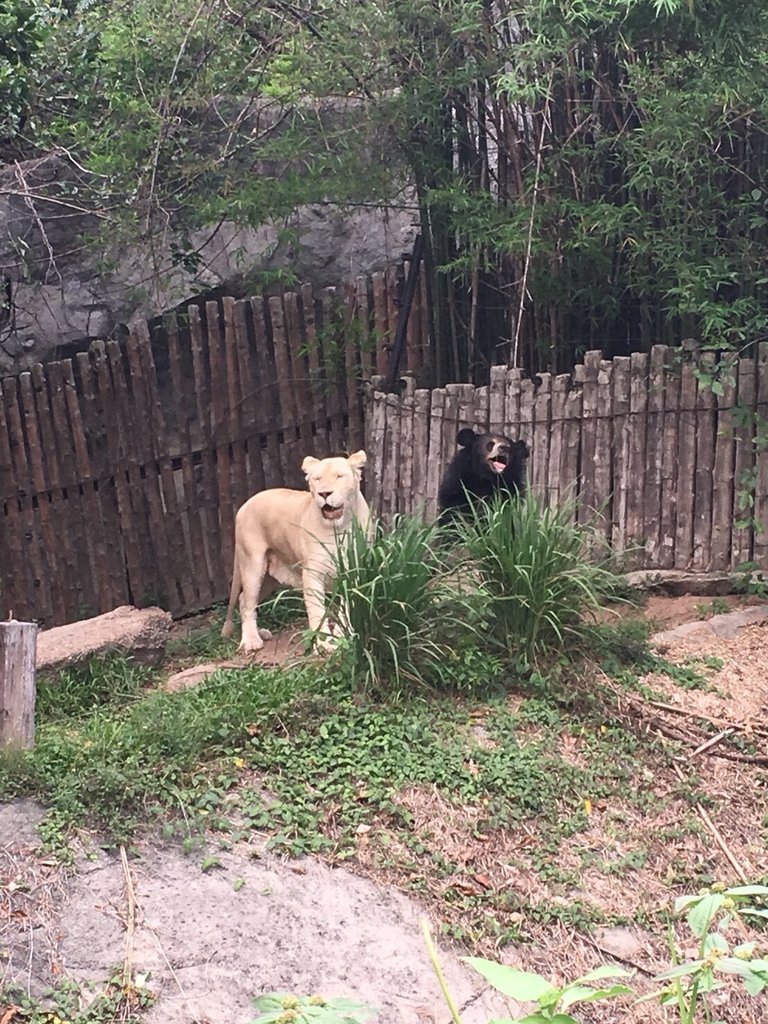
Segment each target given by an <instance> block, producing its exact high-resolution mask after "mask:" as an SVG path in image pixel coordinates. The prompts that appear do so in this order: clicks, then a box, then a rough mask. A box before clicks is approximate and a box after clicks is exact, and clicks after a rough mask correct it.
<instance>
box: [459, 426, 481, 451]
mask: <svg viewBox="0 0 768 1024" xmlns="http://www.w3.org/2000/svg"><path fill="white" fill-rule="evenodd" d="M476 437H477V434H476V433H475V432H474V430H473V429H472V428H471V427H464V429H463V430H460V431H459V432H458V434H457V435H456V444H457V445H458V446H459V448H469V447H470V446H471V445H473V444H474V443H475V438H476Z"/></svg>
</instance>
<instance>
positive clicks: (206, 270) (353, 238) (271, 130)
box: [0, 100, 416, 374]
mask: <svg viewBox="0 0 768 1024" xmlns="http://www.w3.org/2000/svg"><path fill="white" fill-rule="evenodd" d="M230 105H231V104H230ZM225 107H226V101H223V100H222V101H218V102H217V104H214V107H213V108H212V109H211V110H209V111H204V112H202V113H200V114H199V115H198V116H200V117H201V118H203V119H205V118H206V117H207V118H208V119H209V120H210V122H211V125H216V126H217V127H218V129H219V132H220V129H221V124H222V123H224V122H223V121H222V118H226V117H234V116H235V112H234V109H233V110H228V109H224V108H225ZM303 116H305V117H307V116H308V115H307V114H306V112H304V114H303ZM309 116H310V118H314V119H315V120H316V122H317V123H318V124H322V125H329V126H334V125H337V126H338V125H339V124H340V123H345V124H346V123H350V124H352V125H356V126H358V127H359V126H360V125H363V126H364V124H365V122H364V121H363V120H362V119H363V118H364V117H365V113H364V111H363V109H362V108H361V107H360V106H359V105H358V106H355V104H354V103H353V102H352V101H344V100H337V101H335V102H331V101H328V102H326V103H325V104H324V105H322V106H321V107H320V108H319V109H318V110H316V111H314V110H313V111H312V112H311V114H310V115H309ZM289 121H290V118H286V116H285V111H281V110H280V109H279V108H274V105H273V106H272V107H270V106H268V105H267V106H266V107H263V108H258V109H254V112H253V114H252V115H251V117H250V118H248V119H246V121H245V122H244V123H243V125H242V128H241V130H242V133H243V136H244V138H243V145H242V146H241V147H239V149H238V147H236V149H238V151H240V152H241V156H240V157H239V158H238V159H239V161H240V163H241V164H242V165H243V166H242V174H243V176H252V175H254V174H255V175H257V176H260V177H262V178H274V179H280V178H281V177H283V176H285V175H287V174H289V173H299V174H301V173H302V170H304V171H305V170H306V168H305V167H304V165H303V163H302V162H301V161H298V160H294V161H291V160H286V159H283V160H280V161H276V160H275V159H266V158H263V159H260V158H259V145H268V143H269V141H270V140H271V139H272V138H277V137H279V135H280V132H282V131H284V130H285V125H286V124H287V123H288V122H289ZM362 130H363V132H364V133H365V131H366V129H365V128H364V127H363V129H362ZM370 134H371V136H372V138H374V134H373V132H370ZM246 135H247V136H248V138H247V140H246V139H245V136H246ZM210 137H211V138H214V139H216V138H218V137H219V136H218V135H217V134H216V132H213V131H212V132H211V135H210ZM254 139H259V140H263V141H262V142H259V143H257V142H254V141H253V140H254ZM383 144H384V143H383V140H382V139H381V138H379V139H377V140H376V139H375V140H374V142H373V143H372V146H374V145H375V146H379V147H381V146H382V145H383ZM389 148H390V149H391V147H389ZM265 156H266V152H265ZM379 156H380V155H379V154H377V153H375V152H374V151H373V149H371V153H370V158H371V160H372V161H374V160H376V159H378V158H379ZM234 159H235V158H234V157H233V160H234ZM236 171H238V168H237V167H231V166H230V173H235V172H236ZM92 190H93V181H92V180H89V177H88V175H87V174H86V173H85V172H84V171H83V170H82V168H81V167H79V166H78V165H75V164H73V163H72V161H71V160H70V159H69V157H68V156H67V155H66V154H63V153H52V154H49V155H47V156H44V157H41V158H38V159H35V160H29V161H26V162H23V163H19V164H16V165H14V166H12V167H11V166H8V167H5V168H0V283H2V282H3V281H5V282H7V284H6V287H7V288H8V289H9V290H10V306H8V303H7V298H6V301H5V302H4V303H3V302H0V374H8V373H19V372H21V371H23V370H25V369H28V368H29V367H30V366H31V365H32V364H33V363H36V362H40V361H46V360H47V359H51V358H59V357H60V356H61V355H62V354H63V355H69V354H71V351H70V349H71V348H72V347H73V346H76V347H77V349H79V350H85V349H87V347H88V344H89V342H90V341H94V340H100V339H106V338H108V337H113V336H118V335H120V334H121V333H124V332H125V330H126V328H128V327H130V326H131V324H132V323H134V322H135V321H138V320H143V319H148V318H152V317H154V316H157V315H159V314H161V313H164V312H167V311H168V310H172V309H174V308H177V307H178V306H180V305H183V304H184V303H186V302H188V301H190V300H191V299H193V298H194V297H196V296H199V295H203V294H208V293H211V292H214V293H224V294H231V295H235V296H236V297H237V296H242V295H245V294H250V293H252V292H253V291H254V286H253V284H252V283H250V282H253V280H254V279H257V278H258V275H259V274H260V273H263V272H265V271H276V270H280V269H285V268H289V269H290V270H291V272H292V273H293V274H294V275H295V277H296V278H297V279H298V280H299V281H302V282H308V283H310V284H312V285H314V286H315V287H326V286H329V285H334V284H338V283H340V282H342V281H345V280H349V279H352V278H354V277H356V276H357V275H359V274H365V273H367V272H370V271H373V270H378V269H380V268H382V267H384V266H385V265H387V264H388V263H392V262H394V261H395V260H396V259H397V258H398V257H399V256H400V255H401V254H402V253H403V252H404V251H408V250H410V249H411V247H412V244H413V238H414V235H415V233H416V228H415V224H414V219H415V212H414V211H415V203H413V202H411V203H407V208H405V209H404V208H403V207H402V206H401V207H399V208H397V209H385V208H374V207H358V208H357V209H355V210H351V211H343V210H341V209H340V208H338V207H335V206H333V205H331V204H323V205H318V206H303V207H300V208H298V209H297V210H296V212H295V213H294V214H293V216H292V217H290V218H288V219H287V220H282V219H281V220H280V221H279V222H278V221H274V222H268V223H265V224H263V225H262V226H260V227H256V228H250V227H245V226H239V225H238V224H236V223H234V222H233V221H227V220H225V221H223V222H222V223H221V224H217V225H211V226H204V227H202V228H200V229H199V230H191V231H187V230H185V229H184V226H183V225H179V224H175V223H173V222H172V223H171V224H165V223H164V224H163V226H162V231H160V232H159V233H157V234H156V235H152V236H151V237H145V238H143V239H139V238H136V239H135V240H134V241H133V242H132V243H131V244H127V243H126V240H125V239H124V238H111V236H109V235H107V236H106V237H105V234H104V230H105V227H109V221H108V220H105V219H104V216H102V215H100V213H99V211H98V210H96V209H95V208H91V206H89V205H88V204H89V203H91V200H89V199H87V198H84V197H87V196H90V195H91V194H92ZM286 229H290V232H288V231H286ZM94 238H97V239H98V243H97V244H94V243H93V239H94ZM89 239H90V240H91V241H90V242H89V241H88V240H89ZM190 247H191V251H193V252H196V253H197V257H198V263H197V265H196V266H185V265H183V262H180V261H179V258H178V252H179V251H187V250H189V249H190ZM2 299H3V296H2V295H0V300H2Z"/></svg>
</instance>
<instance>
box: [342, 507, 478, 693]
mask: <svg viewBox="0 0 768 1024" xmlns="http://www.w3.org/2000/svg"><path fill="white" fill-rule="evenodd" d="M375 529H376V534H375V536H374V538H373V541H372V542H370V543H369V541H368V537H367V535H366V533H365V531H364V530H362V529H361V528H360V527H359V525H358V526H355V528H353V530H352V531H351V532H350V534H349V539H348V542H347V543H346V544H345V545H344V546H342V547H340V549H339V551H338V554H337V555H336V580H335V583H334V588H333V591H332V594H331V599H330V609H331V611H330V615H331V618H333V617H334V611H336V612H337V618H340V619H341V621H342V622H344V623H346V625H343V626H342V629H343V631H344V634H345V636H344V641H343V645H342V646H343V650H344V653H345V655H346V658H347V664H348V665H349V667H350V671H351V673H352V675H353V676H354V678H355V679H358V680H360V681H361V682H362V683H364V684H365V685H368V686H372V687H394V688H400V687H404V686H409V687H414V686H419V685H423V684H426V685H441V686H451V685H452V684H455V683H457V682H458V683H461V682H464V681H465V680H466V678H467V666H466V662H465V660H464V658H463V657H462V653H461V652H468V651H470V650H471V651H474V650H475V649H476V646H477V642H478V627H479V625H480V622H481V620H480V613H481V611H482V594H481V593H479V592H477V591H470V592H468V593H461V592H460V590H459V589H458V588H457V587H456V585H455V584H454V583H453V582H452V580H451V573H450V571H449V570H448V569H447V568H446V566H445V564H444V561H443V559H442V556H441V555H440V553H439V552H438V550H437V548H436V539H437V536H438V532H437V528H436V527H435V526H433V525H427V524H424V523H422V522H420V521H419V520H418V519H416V518H414V517H396V518H395V520H394V521H393V523H392V526H391V527H389V528H386V527H384V526H383V525H382V524H377V526H376V528H375Z"/></svg>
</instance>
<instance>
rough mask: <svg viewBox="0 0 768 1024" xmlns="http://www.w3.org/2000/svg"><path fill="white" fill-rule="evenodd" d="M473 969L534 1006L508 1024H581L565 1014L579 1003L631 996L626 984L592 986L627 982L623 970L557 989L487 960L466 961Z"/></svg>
mask: <svg viewBox="0 0 768 1024" xmlns="http://www.w3.org/2000/svg"><path fill="white" fill-rule="evenodd" d="M421 930H422V933H423V935H424V941H425V942H426V944H427V950H428V952H429V958H430V960H431V961H432V967H433V968H434V971H435V974H436V975H437V980H438V983H439V984H440V988H441V990H442V993H443V998H444V999H445V1001H446V1003H447V1005H448V1008H449V1009H450V1011H451V1017H452V1018H453V1021H454V1024H461V1017H460V1015H459V1010H458V1008H457V1006H456V1003H455V1001H454V999H453V997H452V995H451V993H450V991H449V989H448V986H447V984H446V981H445V977H444V976H443V972H442V969H441V967H440V963H439V960H438V957H437V951H436V949H435V946H434V943H433V942H432V937H431V935H430V933H429V926H428V924H427V922H426V921H422V923H421ZM463 959H464V961H465V962H466V963H468V964H469V965H470V967H472V968H474V970H476V971H477V972H478V973H479V974H482V976H483V977H484V978H485V980H486V981H487V982H488V983H489V984H490V985H492V986H493V988H495V989H496V991H497V992H501V993H502V995H505V996H509V997H510V999H517V1000H519V1001H520V1002H524V1003H528V1002H535V1003H536V1004H537V1007H536V1010H535V1011H534V1012H533V1013H528V1014H525V1016H523V1017H514V1018H510V1020H509V1022H505V1024H511V1021H512V1020H514V1021H517V1022H518V1024H546V1022H547V1021H554V1022H555V1024H579V1022H578V1020H577V1019H576V1018H575V1017H573V1016H571V1014H569V1013H566V1012H565V1011H566V1010H567V1009H568V1008H569V1007H571V1006H574V1005H575V1004H576V1003H589V1002H595V1001H597V1000H599V999H614V998H616V997H617V996H622V995H629V994H630V993H631V991H632V990H631V989H630V988H628V987H627V986H626V985H624V984H620V983H619V984H615V985H610V986H608V987H607V988H604V987H601V988H593V987H592V985H591V984H590V983H591V982H594V981H603V980H605V979H608V978H627V977H630V972H629V971H625V970H624V969H623V968H621V967H609V966H607V965H604V966H602V967H597V968H595V970H594V971H590V972H589V973H588V974H585V975H584V976H583V977H581V978H577V979H576V980H575V981H572V982H570V983H569V984H567V985H563V986H561V987H558V986H557V985H554V984H553V983H552V982H551V981H549V980H548V979H547V978H544V977H542V975H540V974H533V973H532V972H530V971H521V970H518V969H517V968H515V967H507V966H505V965H504V964H500V963H497V962H496V961H495V960H486V959H483V958H480V957H471V956H470V957H464V958H463ZM499 1024H500V1022H499Z"/></svg>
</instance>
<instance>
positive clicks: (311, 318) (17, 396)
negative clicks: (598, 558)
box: [0, 264, 428, 626]
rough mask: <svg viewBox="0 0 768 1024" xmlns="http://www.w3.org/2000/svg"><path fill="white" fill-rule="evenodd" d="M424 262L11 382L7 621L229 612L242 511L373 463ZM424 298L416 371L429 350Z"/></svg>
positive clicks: (1, 435)
mask: <svg viewBox="0 0 768 1024" xmlns="http://www.w3.org/2000/svg"><path fill="white" fill-rule="evenodd" d="M406 271H407V264H400V265H399V266H396V267H392V268H390V270H389V271H387V273H380V274H373V275H371V277H369V278H366V277H361V278H358V279H357V281H356V282H354V283H352V284H351V285H350V286H348V287H345V288H340V289H336V288H326V289H324V290H322V292H320V293H319V294H314V293H313V291H312V289H311V287H309V286H304V287H302V288H301V289H300V290H299V291H296V292H288V293H287V294H285V295H283V296H274V295H273V296H258V297H256V298H251V299H243V300H238V301H235V300H234V299H231V298H224V299H222V300H220V301H218V302H208V303H206V304H205V305H204V306H190V307H189V308H188V309H187V310H185V311H184V312H183V313H180V314H179V315H177V316H173V317H168V318H165V319H163V320H162V321H155V322H151V323H150V324H147V325H140V326H139V327H137V328H136V329H135V330H134V331H133V332H132V333H131V334H130V335H129V337H128V338H127V339H126V340H125V341H124V342H120V343H118V342H115V341H110V342H107V343H106V344H105V343H101V342H97V343H94V344H93V345H92V346H91V349H90V351H89V352H84V353H80V354H78V355H77V356H76V357H75V358H74V359H65V360H63V361H61V362H53V363H48V364H46V365H45V366H42V365H37V366H35V367H33V368H32V370H31V371H30V372H27V373H22V374H21V375H20V376H18V377H7V378H5V379H3V380H2V381H0V618H6V617H7V616H8V614H9V613H10V612H13V614H14V615H15V616H16V617H18V618H24V619H29V620H33V621H36V622H39V623H40V624H41V625H43V626H53V625H61V624H63V623H66V622H72V621H75V620H77V619H80V618H84V617H87V616H90V615H96V614H98V613H100V612H105V611H109V610H111V609H112V608H115V607H118V606H119V605H122V604H136V605H139V606H144V605H147V604H158V605H160V606H162V607H163V608H166V609H168V610H169V611H171V612H173V613H175V614H179V613H183V612H188V611H192V610H194V609H197V608H206V607H210V605H211V604H212V603H214V602H216V601H219V600H221V599H223V598H224V597H225V596H226V595H227V593H228V589H229V576H230V573H231V569H232V552H233V540H234V536H233V534H234V516H235V511H236V509H237V508H238V507H239V505H241V504H242V503H243V502H244V501H245V500H246V499H247V498H248V497H249V496H250V495H251V494H253V493H254V492H255V491H258V490H261V489H263V488H264V487H275V486H288V487H303V486H304V479H303V476H302V474H301V463H302V460H303V458H304V456H305V455H316V456H319V457H324V456H326V455H327V454H329V452H339V451H344V450H348V449H349V448H352V449H354V448H360V447H361V446H362V442H363V396H362V387H361V381H362V380H363V379H364V378H368V377H370V376H371V375H372V374H375V373H377V372H379V373H384V372H386V370H387V368H388V360H389V342H390V340H391V338H392V336H393V334H394V327H395V325H396V323H397V316H398V301H399V295H400V294H401V291H402V283H403V279H404V276H405V273H406ZM425 311H426V303H425V298H424V294H423V289H422V290H421V291H417V294H416V297H415V301H414V305H413V310H412V315H411V317H410V319H409V322H408V332H407V338H406V344H405V349H404V352H403V358H402V364H401V365H402V366H403V368H405V369H410V370H411V371H415V372H420V371H421V369H422V368H423V365H424V361H425V359H426V355H427V351H428V343H427V327H426V319H425V316H426V313H425Z"/></svg>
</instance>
